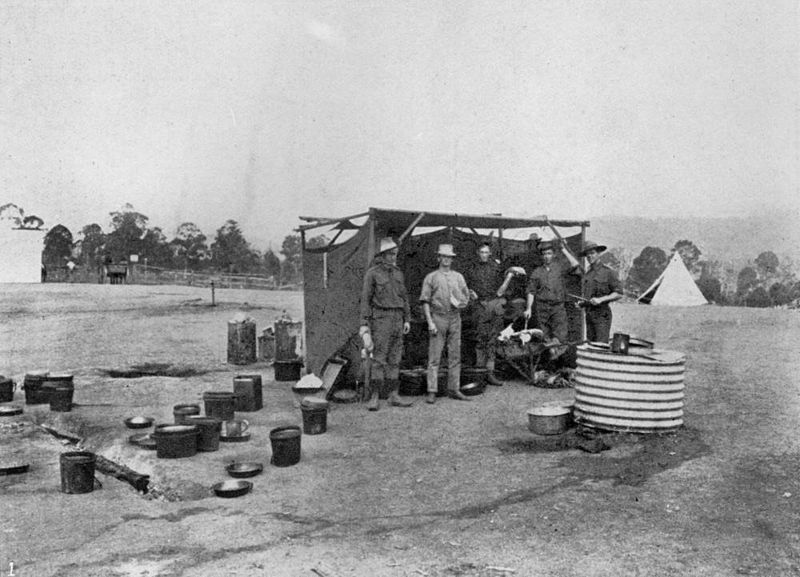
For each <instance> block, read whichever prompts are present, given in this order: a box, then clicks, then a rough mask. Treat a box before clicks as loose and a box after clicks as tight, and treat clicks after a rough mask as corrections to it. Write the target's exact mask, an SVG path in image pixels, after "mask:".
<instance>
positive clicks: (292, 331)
mask: <svg viewBox="0 0 800 577" xmlns="http://www.w3.org/2000/svg"><path fill="white" fill-rule="evenodd" d="M302 354H303V323H302V322H301V321H291V320H283V319H282V320H278V321H275V361H276V362H277V361H296V360H298V359H300V357H301V356H302Z"/></svg>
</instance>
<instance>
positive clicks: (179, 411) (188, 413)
mask: <svg viewBox="0 0 800 577" xmlns="http://www.w3.org/2000/svg"><path fill="white" fill-rule="evenodd" d="M199 414H200V405H195V404H194V403H181V404H179V405H175V406H174V407H172V416H173V418H174V419H175V424H176V425H182V424H184V423H186V419H187V418H189V417H192V416H194V415H199Z"/></svg>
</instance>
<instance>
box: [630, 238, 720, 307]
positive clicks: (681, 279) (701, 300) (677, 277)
mask: <svg viewBox="0 0 800 577" xmlns="http://www.w3.org/2000/svg"><path fill="white" fill-rule="evenodd" d="M636 302H639V303H643V304H651V305H666V306H678V307H691V306H697V305H707V304H708V301H707V300H706V297H704V296H703V293H702V292H700V289H699V288H697V284H696V283H695V282H694V279H693V278H692V275H691V274H690V273H689V271H688V270H686V265H684V264H683V259H682V258H681V255H680V254H679V253H678V252H675V253H673V255H672V258H671V259H670V260H669V263H668V264H667V267H666V268H665V269H664V272H662V273H661V275H660V276H659V277H658V278H657V279H656V280H655V282H654V283H653V284H652V285H650V287H649V288H648V289H647V290H646V291H644V293H642V295H641V296H640V297H639V298H638V299H636Z"/></svg>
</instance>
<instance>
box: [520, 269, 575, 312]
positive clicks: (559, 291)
mask: <svg viewBox="0 0 800 577" xmlns="http://www.w3.org/2000/svg"><path fill="white" fill-rule="evenodd" d="M574 270H575V267H570V268H565V267H564V266H562V265H561V264H560V263H559V262H557V261H553V262H552V263H551V264H550V266H549V267H548V266H546V265H542V266H540V267H538V268H536V269H535V270H534V271H533V272H532V273H531V275H530V280H529V281H528V293H529V294H532V295H533V298H534V301H535V302H540V303H563V302H564V301H566V300H567V291H566V288H565V287H564V277H565V276H566V275H567V274H569V273H571V272H573V271H574Z"/></svg>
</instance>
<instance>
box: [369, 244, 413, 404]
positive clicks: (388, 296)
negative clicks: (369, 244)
mask: <svg viewBox="0 0 800 577" xmlns="http://www.w3.org/2000/svg"><path fill="white" fill-rule="evenodd" d="M397 253H398V248H397V244H395V242H394V241H393V240H392V239H391V238H388V237H387V238H383V239H381V242H380V246H379V248H378V253H377V254H376V255H375V261H374V265H373V266H372V267H371V268H370V269H369V270H367V273H366V275H364V286H363V289H362V292H361V328H360V329H359V331H358V332H359V335H360V336H361V340H362V341H363V343H364V348H365V349H366V350H367V353H372V378H371V381H372V382H371V383H370V384H369V386H370V387H371V390H370V391H369V401H368V403H367V409H368V410H370V411H377V410H378V407H379V404H380V400H379V399H380V391H381V390H382V389H383V387H384V383H385V382H388V383H389V385H390V389H391V394H390V396H389V402H390V403H391V404H392V405H393V406H395V407H410V406H411V405H412V404H413V403H411V402H409V401H404V400H403V399H401V398H400V396H399V394H398V390H399V388H400V380H399V379H400V360H401V359H402V357H403V335H405V334H407V333H408V331H409V330H410V328H411V324H410V319H411V307H410V306H409V304H408V293H407V292H406V285H405V279H404V277H403V273H402V271H401V270H400V269H399V268H398V267H397V264H396V263H397Z"/></svg>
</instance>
